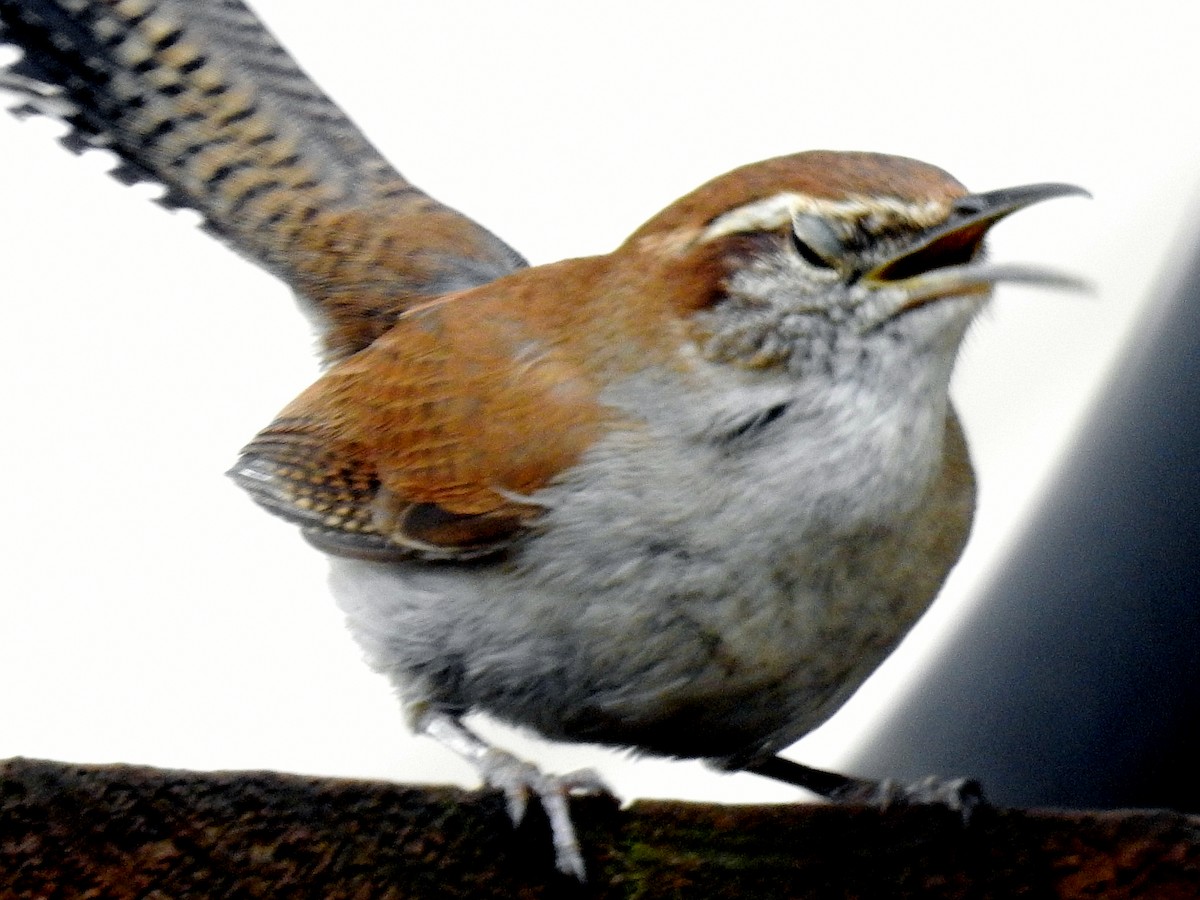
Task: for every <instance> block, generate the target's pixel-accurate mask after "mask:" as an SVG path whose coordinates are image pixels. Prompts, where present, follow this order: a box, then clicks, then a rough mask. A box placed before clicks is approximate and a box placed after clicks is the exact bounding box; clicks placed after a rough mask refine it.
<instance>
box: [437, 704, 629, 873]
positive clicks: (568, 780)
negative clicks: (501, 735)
mask: <svg viewBox="0 0 1200 900" xmlns="http://www.w3.org/2000/svg"><path fill="white" fill-rule="evenodd" d="M414 725H415V727H416V729H417V730H418V731H420V732H423V733H424V734H427V735H429V736H430V737H432V738H434V739H435V740H437V741H438V742H440V743H442V744H443V745H445V746H446V747H449V748H450V749H451V750H453V751H454V752H455V753H457V754H458V755H459V756H461V757H463V758H464V759H466V760H467V761H468V762H470V763H471V764H472V765H474V766H475V770H476V771H477V772H479V776H480V777H481V778H482V779H483V781H484V783H486V784H487V785H488V786H489V787H492V788H496V789H497V790H500V791H503V792H504V798H505V801H506V803H507V805H508V815H509V818H510V819H512V821H513V824H514V825H520V824H521V821H522V820H523V819H524V818H525V811H526V809H527V808H528V806H529V800H530V798H531V797H536V798H537V799H538V801H539V802H540V803H541V804H542V809H544V810H545V811H546V818H547V819H548V820H549V822H550V835H551V838H552V840H553V841H554V861H555V865H556V866H557V868H558V870H559V871H560V872H562V873H563V874H564V875H570V876H573V877H574V878H576V879H578V880H579V881H581V882H583V881H586V880H587V872H586V869H585V867H584V864H583V853H582V852H581V850H580V848H579V838H578V837H577V836H576V834H575V824H574V822H572V821H571V807H570V802H569V801H570V798H571V797H572V796H576V795H581V794H611V793H612V792H611V791H610V790H609V789H608V786H607V785H605V784H604V782H603V781H601V779H600V776H599V775H597V774H596V773H595V772H592V771H591V770H588V769H584V770H581V771H578V772H570V773H568V774H566V775H547V774H545V773H544V772H542V770H541V769H539V768H538V767H537V766H535V765H533V764H532V763H528V762H525V761H524V760H522V759H518V758H517V757H515V756H513V755H512V754H511V753H509V752H507V751H505V750H500V749H497V748H496V747H493V746H491V745H490V744H488V743H487V742H486V741H484V740H483V739H482V738H480V737H479V736H478V735H476V734H475V733H474V732H473V731H471V730H470V729H469V728H467V727H466V726H465V725H463V724H462V723H461V722H460V721H459V720H458V719H457V717H455V716H452V715H450V714H448V713H444V712H439V711H436V710H429V709H425V710H420V711H419V712H418V714H417V715H415V716H414Z"/></svg>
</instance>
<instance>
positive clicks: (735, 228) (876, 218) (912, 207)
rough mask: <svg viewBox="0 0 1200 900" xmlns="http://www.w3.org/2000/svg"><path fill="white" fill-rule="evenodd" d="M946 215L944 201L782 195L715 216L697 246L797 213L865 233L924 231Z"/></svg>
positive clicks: (768, 227) (768, 226) (765, 227)
mask: <svg viewBox="0 0 1200 900" xmlns="http://www.w3.org/2000/svg"><path fill="white" fill-rule="evenodd" d="M949 212H950V205H949V203H947V202H944V201H943V202H939V201H935V200H927V201H924V202H922V203H909V202H906V201H904V200H900V199H898V198H896V197H865V196H850V197H847V198H846V199H845V200H828V199H825V198H822V197H810V196H808V195H807V194H794V193H790V192H786V193H782V194H775V195H774V196H772V197H766V198H764V199H762V200H755V201H754V202H753V203H747V204H746V205H744V206H739V207H737V208H736V209H731V210H730V211H729V212H727V213H724V214H722V215H720V216H718V217H717V218H715V219H713V221H712V222H710V223H709V225H708V227H707V228H705V229H704V231H703V232H701V234H700V237H699V242H700V243H702V244H703V243H706V242H708V241H711V240H715V239H716V238H719V237H724V236H725V235H727V234H740V233H743V232H747V231H773V230H775V229H776V228H782V227H783V226H784V225H788V224H790V223H791V221H792V219H793V218H795V216H796V215H797V214H801V213H803V214H809V215H817V216H822V217H825V218H829V219H843V220H862V221H863V224H864V225H866V226H867V228H868V230H872V231H874V230H878V229H880V228H882V227H885V226H887V225H893V224H901V223H906V224H911V225H916V226H918V227H921V228H928V227H929V226H931V225H937V224H938V223H939V222H943V221H945V219H946V216H947V215H948V214H949Z"/></svg>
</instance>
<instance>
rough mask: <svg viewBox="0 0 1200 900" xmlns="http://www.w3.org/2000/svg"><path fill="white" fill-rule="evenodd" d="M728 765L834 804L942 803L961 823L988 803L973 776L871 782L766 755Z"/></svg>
mask: <svg viewBox="0 0 1200 900" xmlns="http://www.w3.org/2000/svg"><path fill="white" fill-rule="evenodd" d="M728 767H729V768H740V769H745V770H746V771H748V772H753V773H755V774H756V775H762V776H763V777H764V778H770V779H773V780H775V781H782V782H784V783H786V784H794V785H796V786H797V787H802V788H804V789H805V790H808V791H812V792H813V793H814V794H820V795H821V796H822V797H825V798H827V799H829V800H832V801H833V802H835V803H861V804H866V805H868V806H874V807H877V808H879V809H892V808H895V807H897V806H943V807H945V808H946V809H949V810H951V811H953V812H956V813H958V814H959V816H961V818H962V821H963V824H964V825H965V824H967V823H969V822H970V821H971V817H972V816H973V815H974V814H975V812H976V811H977V810H979V809H980V808H981V807H984V806H986V805H987V800H985V799H984V796H983V787H982V785H980V783H979V782H978V781H976V780H974V779H973V778H938V777H937V776H933V775H931V776H930V777H928V778H922V779H921V780H920V781H914V782H913V783H912V784H907V785H905V784H900V783H899V782H897V781H893V780H891V779H884V780H883V781H872V780H871V779H868V778H854V777H852V776H850V775H841V774H839V773H837V772H826V771H824V770H823V769H814V768H812V767H811V766H806V765H803V764H801V763H798V762H793V761H792V760H790V759H784V758H783V757H782V756H767V757H763V758H760V759H752V760H750V761H749V762H740V763H738V764H736V765H734V766H728Z"/></svg>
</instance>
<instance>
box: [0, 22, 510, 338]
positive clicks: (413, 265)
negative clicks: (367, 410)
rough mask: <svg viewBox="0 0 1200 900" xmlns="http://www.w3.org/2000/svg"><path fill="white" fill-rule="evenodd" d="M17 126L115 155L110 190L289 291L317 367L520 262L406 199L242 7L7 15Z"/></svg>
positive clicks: (418, 200) (407, 193)
mask: <svg viewBox="0 0 1200 900" xmlns="http://www.w3.org/2000/svg"><path fill="white" fill-rule="evenodd" d="M0 42H4V43H9V44H12V45H15V46H16V47H18V48H19V49H20V50H21V51H22V54H23V55H22V56H21V58H20V59H19V60H18V61H17V62H15V63H12V64H11V65H9V66H8V67H7V69H4V70H0V88H4V89H7V90H8V91H10V92H12V93H15V94H17V95H18V96H19V98H20V102H19V105H18V106H17V107H15V108H14V112H17V113H18V114H20V113H38V114H43V115H50V116H54V117H56V118H59V119H62V120H63V121H65V122H67V123H68V124H69V125H70V127H71V131H70V133H69V134H68V135H67V136H66V137H64V138H63V139H62V142H63V143H64V144H65V145H66V146H67V147H68V148H69V149H71V150H74V151H76V152H80V151H82V150H84V149H87V148H89V147H104V148H107V149H109V150H112V151H114V152H115V153H116V154H117V156H118V157H119V158H120V164H119V165H118V166H117V167H116V168H115V169H114V170H113V174H114V175H115V176H116V177H117V178H119V179H121V180H122V181H125V182H128V183H135V182H152V183H157V184H160V185H162V186H163V188H164V189H165V191H164V194H163V195H162V197H161V198H160V200H159V202H160V203H162V204H163V205H165V206H167V207H168V208H178V207H187V208H190V209H194V210H196V211H198V212H199V213H200V214H201V215H202V216H203V217H204V220H205V225H206V228H207V229H208V230H209V231H211V232H212V233H214V234H215V235H217V236H218V237H219V238H221V239H222V240H223V241H225V242H226V243H227V244H229V245H230V246H231V247H233V248H234V249H235V250H237V251H238V252H240V253H242V254H243V255H245V256H247V257H249V258H250V259H251V260H253V261H255V262H257V263H258V264H260V265H262V266H264V267H265V268H267V269H268V270H269V271H271V272H273V273H275V274H276V275H278V276H279V277H280V278H282V279H283V280H284V281H286V282H287V283H288V284H290V285H291V286H292V287H293V288H294V289H295V290H296V292H297V294H298V296H299V297H300V299H301V302H302V305H304V306H305V307H306V310H307V311H308V312H309V314H310V315H311V316H312V318H313V319H314V320H315V321H316V323H317V325H318V327H319V328H320V329H321V331H322V334H323V339H324V342H325V349H326V356H327V358H328V359H330V360H334V359H338V358H341V357H344V356H347V355H349V354H351V353H353V352H356V351H357V350H359V349H361V348H362V347H364V346H366V345H367V344H368V343H370V342H371V341H372V340H374V338H375V337H377V336H378V335H379V334H381V333H382V332H383V331H386V330H387V328H388V327H390V325H391V322H392V321H394V319H395V317H396V316H397V315H398V314H400V313H401V312H403V310H404V309H405V308H406V307H408V306H410V305H411V304H412V303H413V302H415V301H417V300H420V299H424V298H428V297H429V296H435V295H438V294H443V293H447V292H449V291H453V290H459V289H463V288H467V287H473V286H475V285H478V284H482V283H485V282H487V281H491V280H492V279H494V278H497V277H499V276H501V275H504V274H507V273H508V272H510V271H513V270H514V269H517V268H520V267H521V266H523V265H524V264H525V263H524V260H522V259H521V257H520V256H519V255H518V254H517V253H515V252H514V251H513V250H511V249H510V248H509V247H508V246H507V245H505V244H504V243H503V242H502V241H500V240H499V239H498V238H496V237H495V236H493V235H492V234H491V233H490V232H488V231H486V230H485V229H483V228H482V227H480V226H479V225H477V224H475V223H474V222H472V221H471V220H470V219H468V218H466V217H464V216H462V215H460V214H459V213H457V212H455V211H453V210H451V209H449V208H447V207H445V206H442V205H441V204H440V203H438V202H437V201H435V200H433V199H431V198H430V197H428V196H427V195H426V194H424V193H423V192H421V191H420V190H418V189H417V188H415V187H414V186H413V185H411V184H410V183H409V182H407V181H406V180H405V179H404V178H403V177H401V175H400V174H399V173H398V172H397V171H396V170H395V169H393V168H392V167H391V165H389V164H388V162H387V161H386V160H385V159H384V158H383V157H382V156H381V155H380V154H379V153H378V152H377V151H376V150H375V148H374V147H372V146H371V144H370V143H369V142H368V141H367V140H366V138H365V137H364V136H363V135H362V133H361V132H360V131H359V130H358V129H357V128H356V127H355V126H354V124H353V123H352V122H350V120H349V119H347V118H346V116H345V114H344V113H343V112H342V111H341V110H340V109H339V108H338V107H337V106H336V105H335V104H334V103H333V102H332V101H331V100H330V99H329V98H328V97H326V96H325V94H324V93H323V92H322V91H321V90H320V88H318V87H317V86H316V85H315V84H314V83H313V82H312V81H311V80H310V79H309V78H308V77H307V76H306V75H305V74H304V73H303V72H302V71H301V70H300V68H299V67H298V66H297V65H296V64H295V62H294V61H293V60H292V58H291V57H290V56H289V55H288V53H287V51H285V50H284V49H283V48H282V47H281V46H280V45H279V44H278V43H277V42H276V41H275V39H274V38H273V37H272V36H271V34H270V33H269V32H268V31H267V30H266V29H265V28H264V27H263V25H262V23H261V22H260V21H259V20H258V18H257V17H256V16H255V15H254V14H253V13H252V12H251V11H250V10H249V9H248V8H247V7H246V6H245V5H244V4H243V3H241V2H240V0H0Z"/></svg>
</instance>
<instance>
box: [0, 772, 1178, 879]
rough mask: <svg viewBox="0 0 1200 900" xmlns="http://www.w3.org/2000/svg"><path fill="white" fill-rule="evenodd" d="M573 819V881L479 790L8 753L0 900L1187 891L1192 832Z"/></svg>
mask: <svg viewBox="0 0 1200 900" xmlns="http://www.w3.org/2000/svg"><path fill="white" fill-rule="evenodd" d="M574 810H575V815H576V819H577V822H578V825H579V830H580V835H581V838H582V841H583V844H584V852H585V855H586V857H587V862H588V867H589V871H590V873H591V880H590V882H589V884H588V885H587V886H585V887H580V886H577V885H575V884H574V883H573V882H571V881H569V880H567V879H564V878H562V877H560V876H557V875H556V874H555V873H554V869H553V863H552V853H551V848H550V843H549V838H548V835H547V833H546V831H545V823H544V820H542V819H541V817H540V816H538V815H536V814H531V816H530V817H529V820H528V821H527V822H526V823H525V825H523V826H522V827H521V828H520V829H516V830H514V829H513V828H511V827H510V826H509V824H508V820H507V818H506V816H505V812H504V805H503V802H502V800H501V798H500V797H499V796H498V795H496V794H493V793H480V792H467V791H462V790H458V789H452V788H429V787H421V788H416V787H407V786H404V785H394V784H385V783H379V782H366V781H348V780H338V779H325V778H304V777H299V776H294V775H280V774H275V773H269V772H233V773H215V774H213V773H199V772H178V771H165V770H158V769H149V768H140V767H129V766H81V765H71V764H66V763H57V762H44V761H38V760H25V759H13V760H9V761H7V762H4V763H0V898H3V900H8V898H25V897H29V898H43V897H47V898H49V897H90V898H135V897H136V898H148V897H150V898H174V897H220V898H229V897H272V898H289V897H322V898H343V897H344V898H361V900H368V898H396V900H399V898H422V897H438V898H454V897H472V898H478V897H521V898H526V897H527V898H538V897H559V896H563V897H603V898H609V897H622V898H659V897H710V898H711V897H754V898H769V897H899V898H903V897H922V898H949V897H972V898H975V897H980V898H988V897H1005V898H1007V897H1118V898H1119V897H1153V898H1166V900H1172V898H1195V897H1198V896H1200V819H1198V818H1196V817H1189V816H1185V815H1181V814H1177V813H1171V812H1163V811H1112V812H1053V811H1027V810H1010V809H984V810H983V811H982V812H980V813H978V814H976V815H975V817H974V818H973V819H972V820H971V822H970V824H968V825H963V824H962V822H961V820H960V819H959V817H957V816H956V815H955V814H953V813H950V812H948V811H946V810H943V809H933V808H901V809H892V810H888V811H879V810H875V809H864V808H849V807H831V806H815V805H781V806H719V805H708V804H685V803H674V802H642V803H637V804H634V805H633V806H632V807H630V808H628V809H624V810H621V809H618V808H617V806H616V805H615V803H613V802H612V801H611V800H607V799H603V798H593V799H585V800H579V801H576V803H575V807H574Z"/></svg>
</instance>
